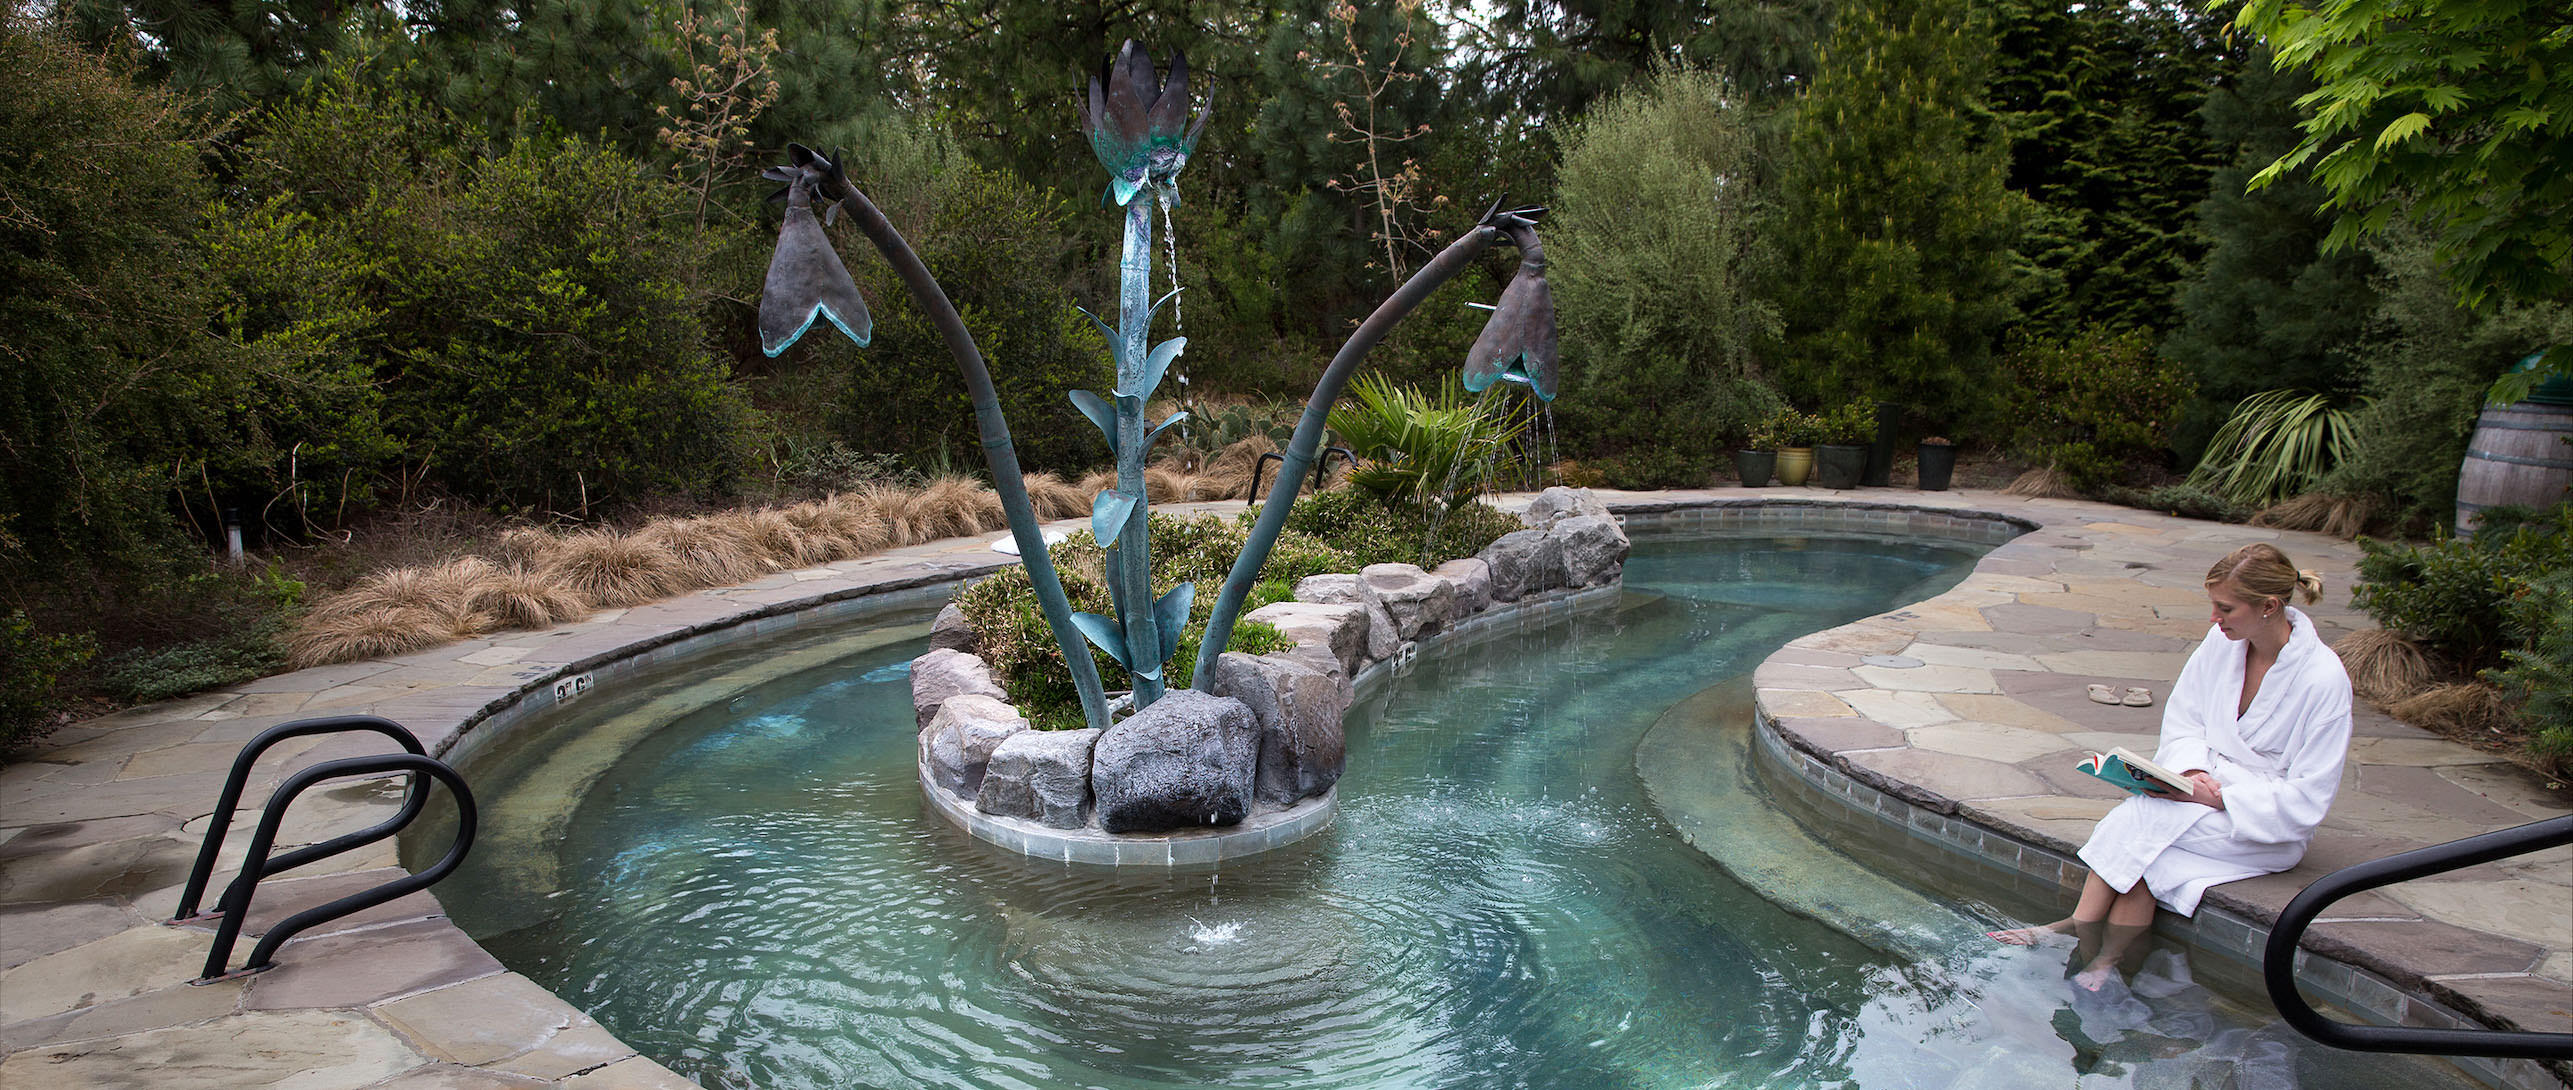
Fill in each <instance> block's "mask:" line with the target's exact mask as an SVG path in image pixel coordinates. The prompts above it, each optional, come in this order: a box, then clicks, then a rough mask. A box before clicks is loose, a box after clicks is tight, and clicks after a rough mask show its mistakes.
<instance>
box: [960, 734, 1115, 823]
mask: <svg viewBox="0 0 2573 1090" xmlns="http://www.w3.org/2000/svg"><path fill="white" fill-rule="evenodd" d="M1099 734H1100V732H1099V731H1097V730H1095V729H1091V728H1086V727H1085V728H1083V729H1081V730H1023V731H1019V732H1017V733H1015V734H1012V735H1010V736H1009V737H1007V738H1004V739H1002V740H1001V744H1000V746H999V747H998V748H995V749H993V750H992V759H991V762H990V765H989V767H988V768H987V769H986V770H985V771H984V773H983V787H982V790H981V792H980V793H979V794H977V795H976V796H975V797H974V809H977V810H980V811H982V812H984V813H986V814H992V815H995V816H998V817H1022V818H1034V819H1036V821H1037V823H1038V824H1041V825H1046V826H1049V827H1052V828H1056V829H1078V828H1080V827H1081V826H1082V825H1084V824H1087V823H1088V822H1089V820H1090V751H1091V747H1093V746H1095V745H1096V744H1098V741H1099Z"/></svg>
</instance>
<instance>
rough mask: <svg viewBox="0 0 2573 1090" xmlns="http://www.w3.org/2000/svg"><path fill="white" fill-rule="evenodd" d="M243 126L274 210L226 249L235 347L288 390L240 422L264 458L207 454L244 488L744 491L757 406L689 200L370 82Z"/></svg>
mask: <svg viewBox="0 0 2573 1090" xmlns="http://www.w3.org/2000/svg"><path fill="white" fill-rule="evenodd" d="M245 128H246V130H247V133H246V135H245V137H244V138H243V140H242V143H241V146H240V149H239V151H238V154H237V156H236V164H235V165H236V167H237V170H238V173H239V177H238V179H237V181H238V185H237V186H236V188H237V190H238V191H239V192H241V193H245V194H251V195H263V194H275V196H273V197H267V198H266V199H264V200H262V199H257V198H256V197H255V196H254V198H253V199H251V200H245V201H243V202H241V203H240V204H238V205H235V206H233V207H230V208H228V209H227V210H226V211H225V212H224V216H223V221H222V222H221V223H220V224H218V227H217V230H216V231H214V232H213V237H214V239H215V241H216V243H217V252H216V266H217V269H218V271H219V272H220V273H221V274H222V275H223V277H224V279H225V287H226V289H227V291H228V292H229V293H230V294H231V295H232V296H233V297H234V298H235V299H236V300H237V304H236V305H235V306H234V307H233V308H231V309H230V310H229V311H227V313H226V315H225V322H224V323H223V332H224V334H225V336H226V338H227V339H228V340H229V341H230V342H231V343H233V344H234V345H236V346H237V347H238V349H239V350H240V351H241V352H243V353H245V354H246V355H247V356H249V357H250V358H252V359H254V360H258V361H267V362H268V363H269V364H271V365H272V366H273V367H275V368H277V369H278V374H277V375H276V376H275V377H274V378H273V380H263V381H262V382H261V383H260V384H258V385H257V386H256V387H255V388H254V391H255V392H258V393H259V396H257V397H255V398H252V399H250V400H246V401H244V402H242V403H240V404H237V405H235V406H233V408H232V410H231V411H232V412H233V414H234V415H235V416H236V417H237V418H238V419H239V420H240V423H239V424H238V427H239V428H240V430H242V431H244V432H247V433H251V434H254V435H257V436H259V437H261V439H262V442H261V443H260V444H258V445H257V446H255V447H254V448H253V449H252V450H251V451H250V456H249V457H246V458H227V457H226V456H224V455H221V454H210V455H208V458H209V459H210V461H211V462H212V463H213V467H214V468H215V469H227V468H229V469H230V470H232V471H233V474H234V479H233V480H232V481H230V482H229V484H230V485H231V487H233V488H235V489H237V490H239V491H242V492H245V493H248V494H252V495H257V496H259V497H261V498H262V499H263V500H264V499H265V498H266V497H267V496H269V495H274V494H277V493H278V490H279V489H280V488H281V487H285V486H287V485H290V484H292V483H293V482H295V481H298V480H302V481H310V482H313V486H314V487H329V488H336V487H338V486H339V485H340V482H341V481H343V480H346V479H350V478H351V477H355V478H360V479H362V478H363V477H364V476H366V475H367V474H369V473H370V472H382V471H385V470H388V469H391V468H393V467H395V466H400V465H416V466H422V467H424V468H423V469H422V471H421V472H422V473H423V474H424V475H425V476H426V477H427V479H429V480H432V481H435V482H437V483H440V484H444V485H445V486H447V487H448V488H449V489H451V490H452V491H454V492H456V493H458V494H461V495H463V496H466V497H469V498H471V499H472V500H474V501H475V502H478V503H484V504H489V505H492V506H495V507H499V508H503V509H512V508H518V509H524V508H534V509H538V510H559V511H573V510H575V509H577V508H580V507H582V506H584V505H589V506H595V505H598V504H601V503H603V502H616V501H622V500H628V499H636V498H641V497H643V496H647V495H656V494H670V493H678V494H685V495H706V494H710V493H715V492H719V491H721V490H723V489H725V488H727V487H729V486H730V485H731V483H732V482H733V481H734V480H735V478H736V475H737V473H738V471H739V470H740V469H741V467H742V465H743V463H744V458H745V454H744V451H745V434H746V424H747V421H748V417H749V412H748V407H747V405H746V404H745V403H744V401H743V399H742V397H741V395H740V393H739V392H738V391H737V390H735V389H734V388H733V387H732V385H731V384H730V381H729V375H728V370H727V367H726V365H725V364H724V362H723V361H722V360H721V359H719V358H718V357H717V356H715V355H714V354H713V353H712V352H711V351H710V350H709V349H708V347H707V344H708V340H707V335H706V330H705V327H704V325H703V323H702V322H701V320H700V317H699V315H700V311H701V308H702V307H703V306H704V304H705V303H706V302H707V300H708V292H707V290H706V289H705V288H704V287H702V286H701V279H702V276H701V270H700V267H699V264H698V259H699V254H700V250H699V242H698V238H697V236H696V234H695V232H694V230H693V228H692V226H691V220H692V209H693V208H694V204H693V194H691V193H690V192H688V191H687V190H686V189H684V188H683V187H681V186H679V185H677V184H675V183H673V182H671V181H669V180H668V179H667V178H665V177H661V176H658V175H655V174H653V173H652V172H650V171H647V170H645V169H643V167H642V166H641V165H640V164H638V163H637V162H635V161H634V160H632V159H629V158H627V157H625V156H624V155H622V154H620V153H618V152H616V151H614V150H612V149H610V148H607V147H604V146H601V145H598V144H595V143H591V142H589V141H586V140H582V139H577V138H567V137H562V136H558V135H552V134H547V133H541V132H529V133H525V134H521V135H520V136H518V137H517V138H516V139H514V140H509V141H505V142H492V141H487V140H485V139H484V138H482V137H481V136H480V135H479V134H471V135H468V134H466V133H464V132H463V131H462V129H463V127H462V126H461V125H460V124H459V123H458V122H457V121H456V120H455V119H454V118H453V117H452V116H450V115H448V114H447V113H445V112H444V111H443V110H441V109H439V108H437V107H436V106H434V105H431V104H428V103H425V102H423V101H421V100H419V99H417V98H415V97H412V96H410V95H408V94H406V93H404V92H400V91H395V90H388V89H386V88H385V87H383V86H381V85H379V84H377V83H376V82H374V78H373V77H371V76H368V75H365V74H362V73H361V72H360V71H359V70H358V69H357V68H356V67H355V66H354V65H342V66H339V67H337V68H334V69H333V70H332V71H331V72H330V73H328V74H327V75H325V76H323V77H321V78H318V79H316V80H314V81H313V83H312V84H310V85H309V86H308V87H307V88H306V89H305V90H304V91H302V92H300V93H298V94H297V95H296V96H295V97H294V98H293V99H291V100H289V101H287V102H285V103H283V104H281V105H279V106H278V107H276V108H275V109H273V110H270V111H267V112H264V113H262V114H260V115H257V116H256V117H253V118H251V119H250V120H249V121H247V122H246V123H245ZM278 391H283V392H285V393H286V394H291V396H284V395H283V394H279V393H278ZM218 483H224V482H218ZM360 498H361V499H362V497H360Z"/></svg>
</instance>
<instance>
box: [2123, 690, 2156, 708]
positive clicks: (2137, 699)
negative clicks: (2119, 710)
mask: <svg viewBox="0 0 2573 1090" xmlns="http://www.w3.org/2000/svg"><path fill="white" fill-rule="evenodd" d="M2118 703H2120V704H2124V705H2126V706H2127V707H2130V708H2150V707H2152V706H2153V692H2152V690H2150V689H2128V690H2127V691H2126V699H2124V700H2121V701H2118Z"/></svg>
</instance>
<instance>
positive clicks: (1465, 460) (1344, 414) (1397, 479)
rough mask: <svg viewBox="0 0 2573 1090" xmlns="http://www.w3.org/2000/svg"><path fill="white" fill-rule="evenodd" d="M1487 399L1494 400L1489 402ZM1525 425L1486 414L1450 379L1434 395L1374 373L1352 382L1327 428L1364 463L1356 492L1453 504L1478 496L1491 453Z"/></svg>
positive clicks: (1354, 477)
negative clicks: (1346, 399) (1346, 401)
mask: <svg viewBox="0 0 2573 1090" xmlns="http://www.w3.org/2000/svg"><path fill="white" fill-rule="evenodd" d="M1486 400H1489V399H1488V398H1487V399H1486ZM1526 426H1527V425H1526V422H1525V421H1524V420H1523V419H1521V418H1518V417H1515V416H1511V415H1508V414H1500V413H1486V412H1484V411H1483V402H1475V401H1467V400H1466V397H1465V391H1464V389H1463V388H1462V387H1461V386H1459V385H1458V384H1457V382H1456V381H1455V380H1453V379H1450V380H1448V381H1447V382H1445V383H1442V384H1440V386H1439V387H1438V389H1437V390H1436V391H1435V392H1432V391H1426V390H1418V389H1413V388H1410V387H1404V386H1396V385H1394V384H1393V382H1391V381H1389V380H1387V379H1385V378H1383V377H1381V376H1376V375H1368V376H1364V377H1362V378H1360V379H1358V381H1357V382H1355V383H1353V384H1352V388H1351V390H1350V400H1349V402H1348V403H1346V404H1342V405H1338V406H1334V407H1333V408H1332V410H1331V418H1330V427H1331V430H1332V431H1333V432H1334V433H1336V434H1338V435H1339V436H1340V438H1341V441H1342V442H1345V443H1347V444H1348V445H1349V449H1350V450H1352V451H1354V452H1356V453H1357V455H1358V457H1359V458H1360V459H1361V460H1362V461H1363V463H1364V464H1362V465H1360V466H1359V467H1358V468H1357V469H1356V470H1354V471H1352V472H1351V473H1350V475H1349V483H1350V485H1351V487H1354V488H1358V489H1362V490H1364V491H1367V492H1371V493H1374V494H1375V495H1377V496H1380V497H1382V498H1384V499H1387V500H1392V501H1396V502H1401V503H1412V504H1419V505H1421V506H1424V507H1429V506H1436V507H1441V508H1447V507H1453V506H1455V505H1456V504H1459V503H1463V502H1464V501H1466V500H1469V499H1472V498H1474V497H1475V496H1476V495H1479V494H1481V492H1482V491H1483V488H1484V485H1485V484H1486V483H1488V481H1489V480H1490V478H1491V476H1492V473H1493V471H1494V465H1493V462H1494V457H1493V456H1494V455H1496V454H1497V453H1498V452H1499V451H1501V450H1504V449H1506V448H1508V446H1509V445H1510V444H1511V443H1512V442H1513V441H1515V440H1516V439H1517V438H1518V437H1519V433H1520V432H1521V431H1522V430H1524V429H1525V428H1526Z"/></svg>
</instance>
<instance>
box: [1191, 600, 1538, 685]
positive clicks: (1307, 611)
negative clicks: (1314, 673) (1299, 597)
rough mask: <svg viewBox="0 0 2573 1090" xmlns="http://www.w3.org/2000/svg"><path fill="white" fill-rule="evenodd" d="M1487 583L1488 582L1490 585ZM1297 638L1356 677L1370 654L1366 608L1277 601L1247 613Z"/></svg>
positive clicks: (1305, 647) (1343, 672) (1303, 646)
mask: <svg viewBox="0 0 2573 1090" xmlns="http://www.w3.org/2000/svg"><path fill="white" fill-rule="evenodd" d="M1487 585H1488V584H1487ZM1242 619H1243V620H1246V621H1258V622H1260V623H1261V624H1264V625H1268V626H1270V627H1272V628H1275V629H1277V630H1278V632H1279V633H1280V634H1282V635H1284V636H1285V637H1286V638H1288V639H1290V640H1294V641H1295V644H1296V647H1297V648H1298V649H1299V650H1308V651H1316V652H1319V653H1321V654H1324V655H1327V656H1329V657H1330V659H1331V660H1332V661H1334V662H1337V663H1339V664H1340V673H1341V675H1342V676H1343V677H1351V676H1355V675H1356V674H1357V673H1358V667H1359V666H1361V665H1363V664H1365V662H1366V656H1367V627H1368V623H1369V622H1368V620H1367V607H1365V606H1361V605H1356V604H1342V605H1320V604H1317V603H1313V602H1276V603H1272V604H1270V605H1265V606H1261V607H1260V608H1258V609H1255V610H1252V611H1251V612H1249V613H1247V614H1244V615H1243V617H1242Z"/></svg>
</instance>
